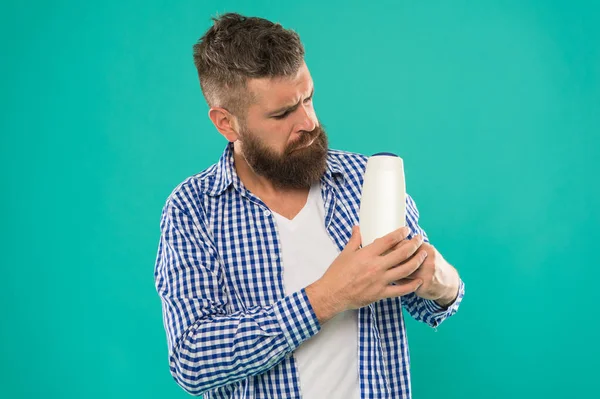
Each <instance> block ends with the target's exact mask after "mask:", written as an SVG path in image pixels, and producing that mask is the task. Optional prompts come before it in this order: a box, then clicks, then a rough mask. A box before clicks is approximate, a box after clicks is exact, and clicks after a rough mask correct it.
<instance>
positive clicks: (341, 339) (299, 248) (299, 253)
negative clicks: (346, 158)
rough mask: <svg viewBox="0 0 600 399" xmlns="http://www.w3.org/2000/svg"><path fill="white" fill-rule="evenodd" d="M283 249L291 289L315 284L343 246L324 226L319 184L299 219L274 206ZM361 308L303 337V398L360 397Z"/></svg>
mask: <svg viewBox="0 0 600 399" xmlns="http://www.w3.org/2000/svg"><path fill="white" fill-rule="evenodd" d="M273 215H274V216H275V220H276V221H277V228H278V230H279V238H280V244H281V251H282V254H281V256H282V262H283V276H284V284H285V289H286V292H287V294H291V293H293V292H296V291H299V290H301V289H302V288H304V287H306V286H308V285H310V284H312V283H313V282H315V281H316V280H318V279H319V278H321V276H323V274H324V273H325V271H326V270H327V268H328V267H329V265H331V263H332V262H333V261H334V259H335V258H336V257H337V256H338V254H339V252H340V251H339V250H338V248H337V246H336V245H335V243H334V242H333V241H332V240H331V238H330V237H329V235H328V233H327V230H326V229H325V205H324V203H323V199H322V197H321V189H320V186H319V184H315V185H313V186H312V187H311V189H310V192H309V195H308V199H307V201H306V205H305V206H304V208H302V210H301V211H300V213H298V214H297V215H296V216H295V217H294V219H292V220H289V219H286V218H285V217H283V216H281V215H279V214H277V213H276V212H273ZM357 340H358V312H357V311H356V310H352V311H346V312H342V313H340V314H338V315H336V316H335V317H334V318H332V319H331V320H329V321H328V322H326V323H325V324H324V325H323V326H322V328H321V331H319V333H317V334H316V335H315V336H313V337H312V338H310V339H309V340H307V341H305V342H303V343H302V344H301V345H300V346H299V347H298V348H297V349H296V350H295V351H294V358H295V360H296V363H297V366H298V372H299V374H300V387H301V391H302V397H303V398H304V399H322V398H328V399H337V398H340V399H342V398H343V399H359V398H360V388H359V383H358V341H357Z"/></svg>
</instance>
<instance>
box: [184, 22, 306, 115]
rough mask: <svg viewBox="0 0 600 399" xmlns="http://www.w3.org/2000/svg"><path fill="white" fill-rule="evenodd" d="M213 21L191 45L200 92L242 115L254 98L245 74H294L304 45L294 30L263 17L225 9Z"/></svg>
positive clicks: (218, 104) (280, 75)
mask: <svg viewBox="0 0 600 399" xmlns="http://www.w3.org/2000/svg"><path fill="white" fill-rule="evenodd" d="M212 20H213V21H214V24H213V26H211V27H210V29H208V31H206V33H205V34H204V36H202V37H201V38H200V40H198V42H197V43H196V44H195V45H194V46H193V50H194V64H195V65H196V69H198V77H199V78H200V86H201V88H202V93H203V94H204V98H205V99H206V102H207V103H208V105H209V106H211V107H213V106H215V107H223V108H225V109H227V110H228V111H229V112H231V113H232V114H236V116H238V117H240V118H243V117H244V115H245V110H246V108H247V106H248V104H250V102H251V101H252V99H251V97H250V93H248V92H247V91H246V81H247V79H248V78H265V77H284V76H293V75H294V74H295V73H296V72H297V71H298V69H299V68H300V66H301V65H302V63H303V60H304V46H303V45H302V43H301V42H300V37H299V36H298V34H297V33H296V32H294V31H293V30H290V29H284V28H283V27H282V26H281V25H280V24H278V23H273V22H271V21H268V20H266V19H263V18H256V17H244V16H242V15H240V14H236V13H227V14H223V15H221V16H220V17H217V18H212Z"/></svg>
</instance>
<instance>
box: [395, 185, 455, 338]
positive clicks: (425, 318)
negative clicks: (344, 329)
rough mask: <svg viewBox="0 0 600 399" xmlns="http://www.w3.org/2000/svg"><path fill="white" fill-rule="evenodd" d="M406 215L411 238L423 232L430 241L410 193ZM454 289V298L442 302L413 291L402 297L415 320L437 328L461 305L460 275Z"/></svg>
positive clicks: (407, 197) (403, 302)
mask: <svg viewBox="0 0 600 399" xmlns="http://www.w3.org/2000/svg"><path fill="white" fill-rule="evenodd" d="M406 215H407V217H406V218H407V224H408V227H410V229H411V235H410V236H409V238H412V237H413V236H415V235H417V234H421V235H422V236H423V238H424V241H425V242H427V243H429V239H428V238H427V234H426V233H425V231H424V230H423V229H422V228H421V227H420V226H419V224H418V221H419V211H418V209H417V206H416V204H415V202H414V200H413V199H412V198H411V197H410V196H409V195H407V196H406ZM453 291H454V292H453V293H452V295H451V296H452V297H453V298H454V300H452V298H448V299H446V298H444V300H441V301H440V302H442V303H441V304H440V303H438V302H436V301H434V300H430V299H424V298H421V297H420V296H418V295H417V294H415V293H414V292H413V293H410V294H408V295H405V296H403V297H402V305H403V306H404V308H405V309H406V310H407V311H408V313H409V314H410V315H411V316H412V317H413V318H414V319H415V320H418V321H421V322H423V323H426V324H428V325H430V326H431V327H434V328H435V327H437V326H439V325H440V324H441V323H442V322H443V321H444V320H446V319H447V318H448V317H450V316H452V315H453V314H455V313H456V312H457V310H458V307H459V306H460V303H461V301H462V298H463V296H464V293H465V287H464V283H463V281H462V279H460V277H458V287H457V289H455V290H453ZM443 305H444V306H443Z"/></svg>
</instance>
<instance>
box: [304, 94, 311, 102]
mask: <svg viewBox="0 0 600 399" xmlns="http://www.w3.org/2000/svg"><path fill="white" fill-rule="evenodd" d="M311 101H312V96H310V97H308V98H306V99H305V100H304V102H305V103H306V104H308V103H310V102H311Z"/></svg>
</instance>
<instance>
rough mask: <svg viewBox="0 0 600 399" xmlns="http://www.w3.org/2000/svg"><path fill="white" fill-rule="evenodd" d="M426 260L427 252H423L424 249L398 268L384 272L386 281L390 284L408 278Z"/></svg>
mask: <svg viewBox="0 0 600 399" xmlns="http://www.w3.org/2000/svg"><path fill="white" fill-rule="evenodd" d="M426 258H427V251H425V250H424V249H423V250H420V251H418V252H417V253H416V254H415V256H413V257H412V258H410V260H409V261H408V262H405V263H403V264H401V265H399V266H396V267H393V268H391V269H389V270H388V271H387V272H385V278H386V280H387V281H388V282H390V283H391V282H393V281H398V280H402V279H403V278H406V277H408V276H410V275H411V274H413V273H414V272H415V271H416V270H417V269H418V268H419V267H421V265H422V264H423V262H425V259H426Z"/></svg>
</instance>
